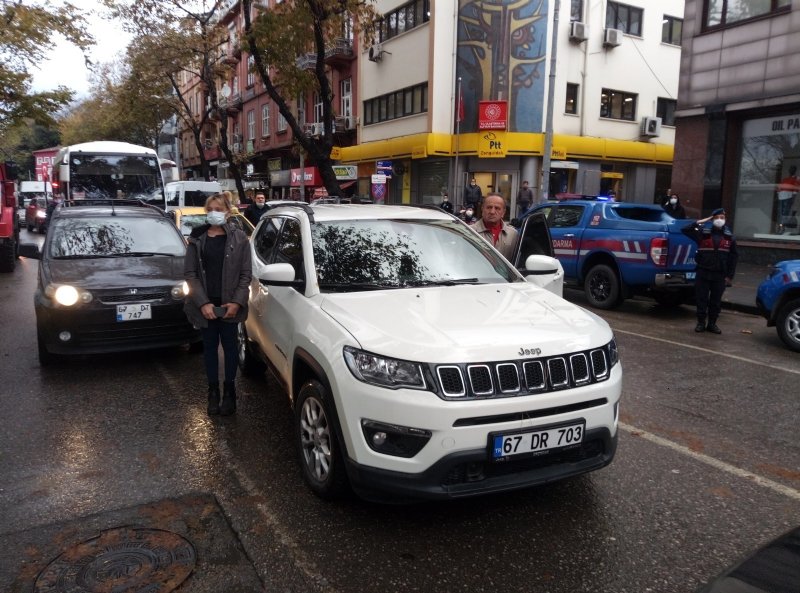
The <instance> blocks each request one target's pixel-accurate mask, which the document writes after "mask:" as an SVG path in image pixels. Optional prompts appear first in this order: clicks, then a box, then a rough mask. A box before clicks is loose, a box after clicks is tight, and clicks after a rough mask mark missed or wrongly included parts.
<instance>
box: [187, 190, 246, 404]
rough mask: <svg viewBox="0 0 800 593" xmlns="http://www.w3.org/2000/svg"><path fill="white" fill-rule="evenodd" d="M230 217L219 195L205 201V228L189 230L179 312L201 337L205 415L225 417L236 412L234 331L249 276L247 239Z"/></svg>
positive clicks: (224, 199) (240, 318)
mask: <svg viewBox="0 0 800 593" xmlns="http://www.w3.org/2000/svg"><path fill="white" fill-rule="evenodd" d="M251 208H252V206H251ZM230 212H231V203H230V201H229V200H228V198H227V196H225V195H224V194H215V195H213V196H211V197H210V198H208V200H206V221H207V224H204V225H202V226H199V227H195V228H194V229H193V230H192V234H191V235H190V236H189V239H188V245H187V248H186V257H185V259H184V270H183V274H184V278H185V279H186V282H187V283H188V284H189V294H188V296H187V297H186V300H185V301H184V305H183V309H184V311H185V312H186V317H187V318H188V319H189V321H190V322H191V323H192V324H193V325H194V326H195V327H199V328H200V332H201V335H202V336H203V356H204V362H205V367H206V376H207V378H208V414H209V415H210V416H211V415H215V414H221V415H223V416H228V415H230V414H233V413H234V412H235V411H236V389H235V387H234V379H235V378H236V368H237V365H238V352H237V344H236V332H237V326H238V324H239V323H240V322H243V321H244V320H245V319H246V318H247V299H248V292H249V291H248V289H249V286H250V280H251V277H252V272H251V258H250V244H249V243H248V240H247V235H245V233H244V231H242V230H241V229H238V228H236V227H234V226H233V225H229V224H228V216H230ZM220 344H222V351H223V354H224V358H225V365H224V366H225V382H224V392H223V395H222V402H221V403H220V394H219V370H218V365H219V358H218V355H217V349H218V348H219V345H220Z"/></svg>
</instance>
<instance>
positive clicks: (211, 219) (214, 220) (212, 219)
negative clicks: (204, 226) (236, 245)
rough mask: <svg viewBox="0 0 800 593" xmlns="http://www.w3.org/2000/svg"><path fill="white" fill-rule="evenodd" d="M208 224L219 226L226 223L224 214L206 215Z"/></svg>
mask: <svg viewBox="0 0 800 593" xmlns="http://www.w3.org/2000/svg"><path fill="white" fill-rule="evenodd" d="M206 222H207V223H208V224H210V225H212V226H219V225H221V224H224V223H225V213H224V212H213V211H212V212H208V213H207V214H206Z"/></svg>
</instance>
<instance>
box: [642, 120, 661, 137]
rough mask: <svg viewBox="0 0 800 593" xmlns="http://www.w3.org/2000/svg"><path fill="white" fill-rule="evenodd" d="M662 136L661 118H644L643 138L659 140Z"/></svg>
mask: <svg viewBox="0 0 800 593" xmlns="http://www.w3.org/2000/svg"><path fill="white" fill-rule="evenodd" d="M660 135H661V118H660V117H643V118H642V136H648V137H650V138H657V137H658V136H660Z"/></svg>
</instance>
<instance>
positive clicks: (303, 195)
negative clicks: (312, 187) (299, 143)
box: [300, 148, 306, 202]
mask: <svg viewBox="0 0 800 593" xmlns="http://www.w3.org/2000/svg"><path fill="white" fill-rule="evenodd" d="M300 200H301V201H303V202H305V201H306V153H305V152H303V149H302V148H301V149H300Z"/></svg>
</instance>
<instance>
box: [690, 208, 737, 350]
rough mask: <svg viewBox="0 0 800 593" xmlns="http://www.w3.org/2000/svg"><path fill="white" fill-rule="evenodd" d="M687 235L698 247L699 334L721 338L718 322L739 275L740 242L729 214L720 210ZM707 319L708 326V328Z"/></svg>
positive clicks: (694, 225) (696, 281)
mask: <svg viewBox="0 0 800 593" xmlns="http://www.w3.org/2000/svg"><path fill="white" fill-rule="evenodd" d="M683 232H684V234H686V235H687V236H689V237H691V238H692V239H693V240H694V241H695V242H696V243H697V253H696V254H695V256H694V260H695V263H696V264H697V267H696V270H697V275H696V278H695V281H694V282H695V284H694V286H695V297H696V299H697V325H696V326H695V328H694V331H696V332H702V331H706V330H708V331H710V332H711V333H714V334H721V333H722V330H721V329H719V327H717V319H718V318H719V313H720V310H721V309H722V293H723V292H725V287H726V286H730V285H731V282H732V281H733V276H734V274H735V273H736V262H737V260H738V254H737V252H736V239H735V238H734V237H733V233H732V232H731V230H730V229H729V228H728V227H727V226H725V210H724V209H722V208H717V209H716V210H714V211H713V212H712V213H711V216H709V217H708V218H703V219H701V220H698V221H696V222H693V223H691V224H690V225H688V226H687V227H685V228H684V229H683ZM706 315H707V316H708V325H706Z"/></svg>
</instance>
